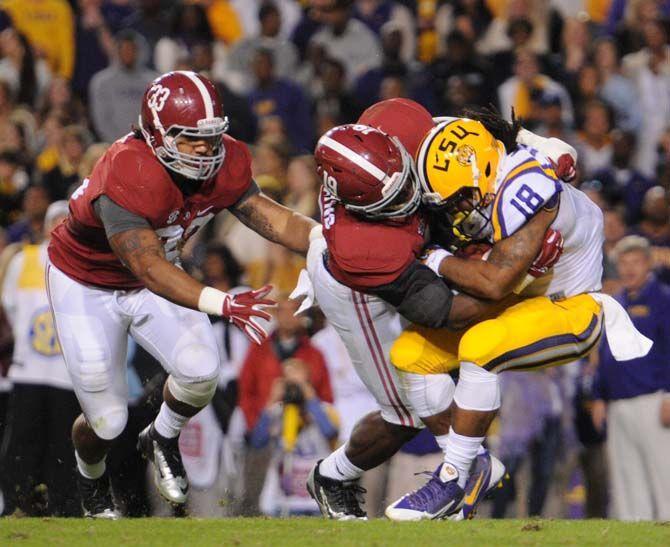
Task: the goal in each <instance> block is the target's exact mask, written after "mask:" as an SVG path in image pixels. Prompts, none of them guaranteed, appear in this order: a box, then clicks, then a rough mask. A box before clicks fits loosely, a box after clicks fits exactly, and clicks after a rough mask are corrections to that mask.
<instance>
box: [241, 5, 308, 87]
mask: <svg viewBox="0 0 670 547" xmlns="http://www.w3.org/2000/svg"><path fill="white" fill-rule="evenodd" d="M258 26H259V34H258V35H254V34H252V35H249V36H247V37H246V38H244V39H243V40H240V41H239V42H237V43H236V44H235V46H234V47H233V48H232V50H231V52H230V56H229V59H230V60H229V63H228V65H229V66H228V68H229V69H230V70H232V71H234V72H236V73H237V74H236V76H235V77H236V78H239V80H240V81H241V84H242V86H243V88H242V89H244V90H245V91H248V90H249V89H250V88H251V87H252V85H253V78H251V77H250V73H251V66H252V62H253V58H254V55H255V54H256V52H257V51H258V50H259V49H267V50H268V51H271V52H272V54H273V57H274V66H275V73H276V75H277V77H278V78H283V79H293V78H295V74H296V70H297V68H298V50H297V49H296V47H295V46H294V45H293V43H292V42H290V41H289V40H288V39H287V38H285V37H283V36H281V35H280V34H279V31H280V29H281V26H282V20H281V12H280V10H279V8H278V7H277V5H276V4H275V3H274V2H271V1H265V2H263V3H262V4H261V5H260V7H259V8H258Z"/></svg>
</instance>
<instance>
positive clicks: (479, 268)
mask: <svg viewBox="0 0 670 547" xmlns="http://www.w3.org/2000/svg"><path fill="white" fill-rule="evenodd" d="M556 213H557V211H556V210H552V211H546V210H544V209H543V210H541V211H540V212H538V213H537V214H536V215H535V216H534V217H533V218H532V219H531V220H530V221H528V223H527V224H525V225H524V226H523V227H522V228H521V229H520V230H518V231H517V232H516V233H514V234H513V235H511V236H510V237H507V238H505V239H503V240H501V241H499V242H498V243H496V244H495V245H494V246H493V249H492V250H491V254H490V255H489V257H488V259H487V260H469V259H465V258H459V257H455V256H448V257H446V258H444V259H443V260H442V261H441V262H440V264H439V274H440V275H441V276H442V277H444V278H445V279H446V280H448V281H449V282H451V283H452V284H453V285H455V286H456V287H458V288H459V289H460V290H462V291H464V292H467V293H469V294H471V295H473V296H478V297H480V298H487V299H491V300H501V299H502V298H504V297H505V296H507V295H509V294H510V293H511V292H512V291H513V290H514V288H515V287H516V286H517V284H518V283H519V282H520V281H521V280H522V279H523V277H524V275H525V274H526V272H527V271H528V268H529V267H530V265H531V264H532V263H533V261H534V260H535V258H536V257H537V255H538V254H539V252H540V250H541V249H542V244H543V242H544V236H545V233H546V232H547V229H548V228H549V226H550V225H551V223H552V222H553V221H554V218H555V217H556Z"/></svg>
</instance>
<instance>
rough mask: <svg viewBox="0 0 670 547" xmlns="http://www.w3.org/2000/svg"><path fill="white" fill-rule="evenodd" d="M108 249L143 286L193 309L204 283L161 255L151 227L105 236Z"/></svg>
mask: <svg viewBox="0 0 670 547" xmlns="http://www.w3.org/2000/svg"><path fill="white" fill-rule="evenodd" d="M109 244H110V246H111V247H112V250H113V251H114V253H115V254H116V256H118V257H119V259H120V260H121V262H123V264H124V265H125V266H126V267H127V268H128V269H129V270H130V271H131V272H133V274H135V277H137V279H139V280H140V281H141V282H142V283H143V284H144V286H145V287H146V288H147V289H149V290H150V291H151V292H153V293H156V294H157V295H159V296H162V297H163V298H165V299H167V300H169V301H170V302H174V303H175V304H179V305H180V306H185V307H187V308H191V309H194V310H197V309H198V300H199V298H200V293H201V292H202V289H204V288H205V286H204V285H203V284H201V283H199V282H198V281H196V280H195V279H193V278H192V277H191V276H190V275H188V274H187V273H186V272H185V271H184V270H181V269H180V268H177V266H175V265H174V264H172V263H171V262H169V261H168V260H167V259H166V258H165V252H164V251H163V244H162V243H161V241H160V239H158V236H157V235H156V232H154V231H153V230H152V229H151V228H137V229H133V230H126V231H124V232H120V233H117V234H115V235H113V236H112V237H110V238H109Z"/></svg>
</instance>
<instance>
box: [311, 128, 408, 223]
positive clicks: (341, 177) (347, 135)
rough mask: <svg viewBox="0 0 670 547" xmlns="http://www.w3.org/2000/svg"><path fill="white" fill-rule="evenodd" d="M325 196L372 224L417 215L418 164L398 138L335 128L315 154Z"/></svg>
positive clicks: (355, 129)
mask: <svg viewBox="0 0 670 547" xmlns="http://www.w3.org/2000/svg"><path fill="white" fill-rule="evenodd" d="M314 158H315V160H316V169H317V173H318V174H319V176H321V177H322V178H323V185H324V186H325V188H326V190H327V191H328V192H329V193H330V194H331V195H332V196H333V197H335V198H336V199H337V200H338V201H340V202H341V203H342V204H343V205H344V207H345V208H346V209H348V210H349V211H352V212H354V213H357V214H359V215H362V216H365V217H367V218H371V219H388V218H398V217H403V216H407V215H411V214H412V213H414V212H415V211H416V210H417V208H418V207H419V203H420V201H421V191H420V188H419V183H418V178H417V176H416V172H415V169H414V162H413V161H412V158H411V157H410V155H409V154H408V153H407V150H405V148H404V146H403V145H402V144H401V143H400V141H398V140H397V139H395V138H392V137H390V136H389V135H387V134H386V133H382V132H381V131H379V130H378V129H375V128H373V127H368V126H365V125H341V126H339V127H334V128H333V129H331V130H330V131H328V132H327V133H326V134H325V135H323V137H321V138H320V139H319V142H318V143H317V145H316V149H315V150H314Z"/></svg>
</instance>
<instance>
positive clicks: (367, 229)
mask: <svg viewBox="0 0 670 547" xmlns="http://www.w3.org/2000/svg"><path fill="white" fill-rule="evenodd" d="M320 205H321V218H322V223H323V235H324V237H325V239H326V243H327V245H328V270H329V271H330V273H331V275H332V276H333V277H334V278H335V279H336V280H337V281H339V282H340V283H342V284H343V285H346V286H347V287H351V288H352V289H356V290H360V291H365V290H366V289H368V290H369V289H374V288H376V287H380V286H382V285H386V284H388V283H391V282H393V281H395V280H396V279H397V278H398V276H399V275H400V274H401V273H402V272H403V271H405V269H406V268H407V267H408V266H409V265H410V264H411V263H412V262H414V261H415V260H416V259H417V258H418V257H419V256H420V255H421V251H422V249H423V246H424V244H425V237H426V235H425V232H426V224H425V220H424V218H423V216H422V215H420V214H415V215H412V216H411V217H410V218H409V219H407V220H406V221H404V222H392V221H390V222H384V223H382V222H367V221H365V220H362V219H360V218H358V217H356V216H355V215H352V214H351V213H350V212H349V211H347V210H346V209H345V208H344V206H343V205H341V204H340V203H338V202H337V201H336V200H335V199H334V198H333V197H332V196H330V195H329V194H328V193H327V192H326V191H325V190H324V189H322V190H321V196H320Z"/></svg>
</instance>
